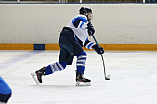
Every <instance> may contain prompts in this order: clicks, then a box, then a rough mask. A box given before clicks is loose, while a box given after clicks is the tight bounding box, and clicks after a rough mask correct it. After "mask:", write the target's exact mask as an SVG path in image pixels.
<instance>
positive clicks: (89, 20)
mask: <svg viewBox="0 0 157 104" xmlns="http://www.w3.org/2000/svg"><path fill="white" fill-rule="evenodd" d="M86 17H87V19H88V13H86ZM92 20H93V14H92V13H91V19H88V22H91V21H92Z"/></svg>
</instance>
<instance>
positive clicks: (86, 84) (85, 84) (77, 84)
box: [75, 82, 91, 86]
mask: <svg viewBox="0 0 157 104" xmlns="http://www.w3.org/2000/svg"><path fill="white" fill-rule="evenodd" d="M90 85H91V83H90V82H76V84H75V86H90Z"/></svg>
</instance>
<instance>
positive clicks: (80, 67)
mask: <svg viewBox="0 0 157 104" xmlns="http://www.w3.org/2000/svg"><path fill="white" fill-rule="evenodd" d="M86 58H87V54H86V53H85V52H84V51H82V52H81V53H80V54H79V55H77V61H76V67H77V73H82V74H84V71H85V62H86Z"/></svg>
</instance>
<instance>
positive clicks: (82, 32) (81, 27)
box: [67, 14, 88, 45]
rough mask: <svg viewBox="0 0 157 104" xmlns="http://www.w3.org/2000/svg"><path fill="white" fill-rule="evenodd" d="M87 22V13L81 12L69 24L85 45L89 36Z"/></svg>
mask: <svg viewBox="0 0 157 104" xmlns="http://www.w3.org/2000/svg"><path fill="white" fill-rule="evenodd" d="M87 24H88V21H87V17H86V16H85V15H82V14H79V15H77V16H76V17H74V18H73V19H72V20H71V21H70V23H69V24H68V26H67V27H70V28H71V29H72V30H73V31H74V34H75V36H77V38H79V39H80V40H81V41H82V44H83V45H84V43H85V41H86V39H87V37H88V30H87Z"/></svg>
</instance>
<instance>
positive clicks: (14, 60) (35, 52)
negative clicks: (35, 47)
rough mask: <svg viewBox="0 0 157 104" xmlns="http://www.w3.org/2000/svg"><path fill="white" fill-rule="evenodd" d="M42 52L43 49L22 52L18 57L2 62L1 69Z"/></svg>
mask: <svg viewBox="0 0 157 104" xmlns="http://www.w3.org/2000/svg"><path fill="white" fill-rule="evenodd" d="M41 52H43V51H30V52H27V53H25V54H22V55H20V56H17V57H15V58H13V59H10V60H8V61H6V62H4V63H1V64H0V70H3V69H5V68H8V67H10V66H12V65H14V64H16V63H18V62H21V61H23V60H25V59H27V58H30V57H32V56H34V55H36V54H38V53H41Z"/></svg>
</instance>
